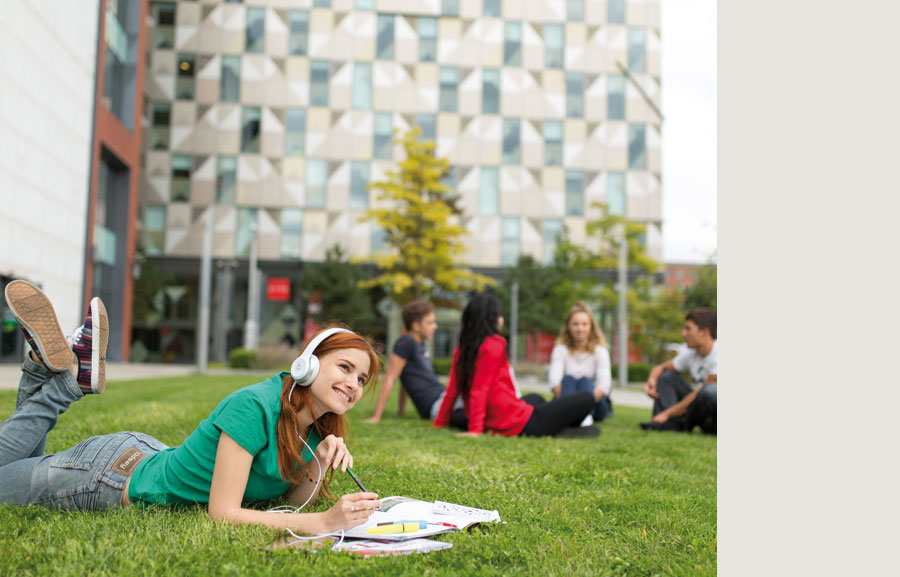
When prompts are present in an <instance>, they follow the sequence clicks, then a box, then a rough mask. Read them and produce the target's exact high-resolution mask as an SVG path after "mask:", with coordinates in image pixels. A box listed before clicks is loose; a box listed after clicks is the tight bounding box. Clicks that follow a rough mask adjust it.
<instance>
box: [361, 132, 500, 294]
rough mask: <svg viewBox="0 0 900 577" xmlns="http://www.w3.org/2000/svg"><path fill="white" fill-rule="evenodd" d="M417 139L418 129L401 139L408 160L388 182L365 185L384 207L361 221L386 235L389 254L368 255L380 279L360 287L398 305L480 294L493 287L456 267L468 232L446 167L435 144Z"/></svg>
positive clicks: (404, 161)
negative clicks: (439, 294)
mask: <svg viewBox="0 0 900 577" xmlns="http://www.w3.org/2000/svg"><path fill="white" fill-rule="evenodd" d="M421 134H422V130H421V128H419V127H418V126H416V127H413V129H411V130H409V131H408V132H407V133H406V134H405V135H404V136H403V137H402V138H400V139H399V142H400V143H402V145H403V148H404V150H405V151H406V158H405V159H404V160H402V161H400V162H399V164H398V170H394V171H389V172H388V173H387V180H383V181H378V182H373V183H371V184H370V185H369V188H370V189H373V190H377V191H378V197H377V198H378V202H379V203H380V204H381V205H382V208H373V209H370V210H368V211H366V214H365V215H364V216H363V217H362V220H363V221H371V222H373V223H375V224H376V225H377V226H378V227H380V228H381V229H382V230H383V231H384V233H385V235H386V237H387V244H388V246H389V247H390V251H388V252H387V253H386V254H375V255H372V257H371V258H372V260H373V261H374V263H375V264H376V265H377V266H378V268H379V271H380V274H378V275H377V276H375V277H374V278H371V279H368V280H364V281H361V286H363V287H367V288H368V287H375V286H385V287H387V290H388V291H389V293H390V295H391V297H392V298H393V299H394V301H396V302H397V303H399V304H405V303H407V302H409V301H411V300H413V299H416V298H422V299H429V298H431V297H432V295H433V294H434V293H435V292H436V291H438V290H440V291H449V292H456V291H464V290H470V289H475V290H480V289H482V288H483V287H485V286H486V285H490V284H493V282H494V281H493V280H492V279H490V278H488V277H486V276H483V275H480V274H477V273H474V272H472V271H471V270H469V269H467V268H464V267H461V266H459V265H458V264H457V263H458V262H459V260H460V257H461V256H462V255H463V254H464V253H465V251H466V248H465V246H464V245H463V243H462V240H461V239H462V237H463V235H465V234H467V231H466V230H465V229H464V228H463V227H462V226H461V225H460V224H459V217H460V215H461V211H460V209H459V208H458V207H457V205H456V202H457V198H456V196H455V195H454V194H453V191H452V190H451V189H450V187H449V186H447V185H446V184H444V183H442V182H441V179H442V178H444V177H445V176H446V175H447V173H448V172H449V170H450V163H449V161H448V160H447V159H446V158H438V157H437V156H435V154H434V149H435V144H434V142H431V141H425V140H420V138H419V137H420V136H421Z"/></svg>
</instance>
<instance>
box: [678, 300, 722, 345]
mask: <svg viewBox="0 0 900 577" xmlns="http://www.w3.org/2000/svg"><path fill="white" fill-rule="evenodd" d="M684 320H686V321H691V322H692V323H694V324H695V325H697V328H698V329H700V330H701V331H702V330H703V329H707V330H708V331H709V336H711V337H712V338H713V340H715V339H716V311H714V310H712V309H708V308H706V307H697V308H695V309H694V310H692V311H691V312H689V313H688V314H687V316H686V317H685V318H684Z"/></svg>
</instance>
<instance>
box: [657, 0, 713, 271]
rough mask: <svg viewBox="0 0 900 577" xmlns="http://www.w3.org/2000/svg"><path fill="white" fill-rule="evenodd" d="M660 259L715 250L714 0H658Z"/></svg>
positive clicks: (697, 256)
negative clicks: (661, 177) (659, 5)
mask: <svg viewBox="0 0 900 577" xmlns="http://www.w3.org/2000/svg"><path fill="white" fill-rule="evenodd" d="M661 18H662V26H661V28H662V111H663V116H664V118H665V120H664V122H663V152H662V154H663V159H662V160H663V260H664V261H665V262H669V263H705V262H707V261H709V259H710V257H711V256H713V255H714V253H715V251H716V248H717V232H718V231H717V226H718V220H717V204H718V203H717V190H716V122H717V121H716V112H717V104H716V102H717V101H716V64H717V61H716V0H665V1H663V2H662V13H661Z"/></svg>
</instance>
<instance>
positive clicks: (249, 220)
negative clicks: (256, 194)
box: [234, 208, 257, 257]
mask: <svg viewBox="0 0 900 577" xmlns="http://www.w3.org/2000/svg"><path fill="white" fill-rule="evenodd" d="M256 218H257V214H256V209H255V208H239V209H238V213H237V232H236V234H235V235H234V255H235V256H238V257H241V256H250V244H251V243H252V242H253V235H254V234H256V231H255V230H254V229H255V228H256Z"/></svg>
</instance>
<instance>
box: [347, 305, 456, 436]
mask: <svg viewBox="0 0 900 577" xmlns="http://www.w3.org/2000/svg"><path fill="white" fill-rule="evenodd" d="M402 315H403V325H404V326H405V327H406V334H405V335H403V336H402V337H400V338H399V339H397V342H395V343H394V349H393V352H391V356H390V358H389V359H388V363H387V367H386V368H385V370H384V379H383V380H382V382H381V391H380V392H379V393H378V400H376V401H375V412H374V413H373V415H372V417H371V418H369V419H366V420H365V421H364V422H366V423H377V422H378V421H380V420H381V416H382V414H383V413H384V407H385V405H386V404H387V400H388V397H389V396H390V395H391V390H393V388H394V381H396V380H397V378H398V377H399V379H400V384H401V385H402V388H401V389H400V399H399V407H398V410H397V413H398V414H401V415H402V414H403V412H404V409H405V406H406V395H407V394H408V395H409V397H410V398H411V399H412V402H413V404H414V405H415V406H416V410H417V411H418V412H419V416H421V417H422V418H423V419H427V420H429V421H433V420H434V418H435V417H436V416H437V411H438V408H439V407H440V406H441V400H443V398H444V393H445V391H446V387H445V386H444V385H442V384H441V383H440V381H438V378H437V375H436V374H435V372H434V366H433V365H432V364H431V359H429V358H428V353H427V352H426V351H425V341H427V340H428V339H431V338H433V337H434V332H435V331H436V330H437V320H436V318H435V314H434V305H433V304H431V303H429V302H425V301H418V300H417V301H412V302H410V303H407V304H406V305H404V307H403V311H402ZM450 424H451V425H453V426H454V427H457V428H460V429H464V430H465V429H468V419H467V418H466V413H465V411H464V410H463V409H462V406H461V405H460V406H458V407H455V408H454V411H453V416H452V417H451V419H450Z"/></svg>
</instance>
